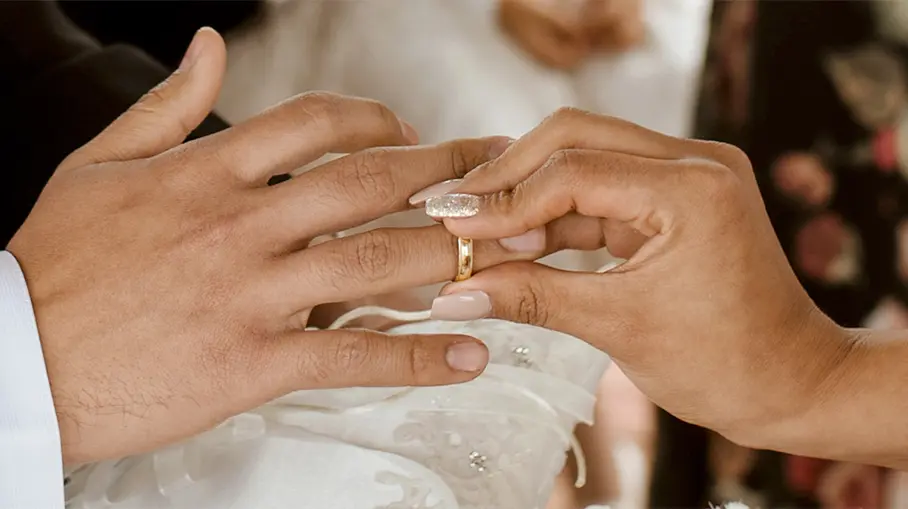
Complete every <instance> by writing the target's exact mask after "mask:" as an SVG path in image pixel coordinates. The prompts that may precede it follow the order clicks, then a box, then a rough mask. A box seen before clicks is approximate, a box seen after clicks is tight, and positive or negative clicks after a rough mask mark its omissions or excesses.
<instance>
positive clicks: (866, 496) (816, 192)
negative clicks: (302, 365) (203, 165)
mask: <svg viewBox="0 0 908 509" xmlns="http://www.w3.org/2000/svg"><path fill="white" fill-rule="evenodd" d="M60 5H61V7H62V8H63V10H64V11H65V12H66V14H67V15H68V16H69V17H70V18H71V19H72V20H73V21H74V22H76V23H77V24H79V25H80V26H81V27H82V28H84V29H85V30H86V31H88V32H89V33H90V34H91V35H92V36H93V37H95V38H97V39H98V40H99V41H100V42H102V43H104V44H115V43H129V44H132V45H135V46H137V47H139V48H141V49H142V50H144V51H145V52H146V53H148V54H150V55H151V56H153V57H155V58H156V59H157V60H158V61H160V62H162V63H163V64H165V65H166V66H168V67H171V68H175V67H176V66H177V64H178V63H179V61H180V59H181V57H182V52H183V50H184V48H185V46H186V44H187V43H188V41H189V40H190V39H191V37H192V34H193V33H194V32H195V30H196V29H198V28H199V27H200V26H203V25H207V26H211V27H213V28H215V29H217V30H219V31H220V32H221V33H223V34H225V36H226V38H227V41H228V52H229V62H228V72H227V80H226V83H225V86H224V90H223V93H222V96H221V99H220V101H219V103H218V106H217V113H218V114H219V115H220V117H221V118H222V119H224V120H225V121H226V122H227V123H231V124H232V123H237V122H241V121H243V120H244V119H246V118H248V117H250V116H252V115H255V114H256V113H258V112H260V111H262V110H263V109H265V108H267V107H269V106H271V105H273V104H275V103H277V102H279V101H281V100H283V99H286V98H288V97H290V96H293V95H296V94H299V93H302V92H306V91H310V90H331V91H335V92H340V93H345V94H353V95H359V96H366V97H371V98H374V99H377V100H379V101H382V102H384V103H385V104H387V105H389V106H390V107H391V108H392V109H393V110H394V111H396V112H397V113H398V114H399V115H400V116H401V117H402V118H404V119H406V120H408V121H409V122H411V123H412V124H413V125H414V126H415V127H416V129H417V130H418V131H419V133H420V135H421V138H422V141H423V142H424V143H435V142H440V141H444V140H448V139H451V138H460V137H476V136H487V135H509V136H512V137H519V136H520V135H522V134H523V133H525V132H527V131H528V130H530V129H532V128H533V127H534V126H535V125H537V124H538V123H539V122H540V121H541V120H543V119H544V118H545V117H546V116H547V115H548V114H550V113H552V112H553V111H555V110H556V109H557V108H559V107H562V106H573V107H578V108H582V109H586V110H591V111H594V112H596V113H603V114H608V115H614V116H618V117H622V118H625V119H628V120H631V121H633V122H636V123H639V124H642V125H644V126H646V127H649V128H651V129H655V130H659V131H662V132H665V133H668V134H671V135H674V136H696V137H702V138H710V139H717V140H722V141H728V142H731V143H734V144H736V145H739V146H741V147H742V148H744V149H745V150H746V151H747V152H748V154H749V155H750V157H751V159H752V161H753V163H754V169H755V171H756V174H757V177H758V180H759V182H760V185H761V186H762V188H763V191H764V198H765V200H766V204H767V208H768V209H769V212H770V216H771V218H772V220H773V222H774V225H775V227H776V231H777V233H778V235H779V237H780V239H781V241H782V244H783V246H784V247H785V249H786V251H787V253H788V254H789V257H790V259H791V260H792V263H793V265H794V266H795V268H796V270H797V272H798V275H799V277H800V278H801V280H802V282H803V283H804V285H805V286H806V287H807V289H808V291H809V292H810V293H811V295H812V297H813V298H814V299H815V300H816V301H817V303H818V304H819V305H820V306H821V307H822V308H823V309H824V310H825V311H826V312H827V313H829V314H830V315H831V316H832V317H833V318H834V319H836V320H837V321H839V322H840V323H842V324H844V325H848V326H858V325H865V326H872V327H879V328H902V327H906V326H908V311H906V303H908V286H906V282H908V222H905V215H906V203H908V201H906V198H908V186H906V185H905V178H906V176H908V114H905V113H906V112H908V102H906V94H908V81H906V70H905V65H906V63H908V2H905V1H902V0H881V1H851V2H848V1H822V0H819V1H810V2H806V1H794V0H792V1H757V0H730V1H722V2H715V3H713V2H712V1H710V0H262V1H241V0H235V1H215V0H211V1H196V2H188V1H169V2H139V1H132V2H125V1H124V2H86V1H66V2H61V3H60ZM902 120H906V122H902ZM903 155H905V156H906V160H905V161H903V160H902V159H901V157H902V156H903ZM424 220H425V219H424V218H423V217H422V215H421V214H418V213H417V214H416V215H413V214H410V215H398V216H394V217H391V218H388V219H385V220H383V222H382V223H383V224H385V225H413V224H418V223H420V222H421V221H424ZM372 226H374V225H372ZM610 261H611V259H610V257H609V256H608V253H606V252H598V253H575V252H568V253H562V254H559V255H557V256H554V257H552V258H550V259H549V260H547V262H549V263H551V264H554V265H557V266H560V267H563V268H565V269H571V270H594V269H597V268H599V267H600V266H602V265H604V264H607V263H610ZM433 292H434V290H433V289H424V290H420V291H417V292H415V293H414V294H413V296H412V298H413V299H414V300H415V301H417V302H418V301H420V300H424V299H426V298H428V297H431V296H433V295H434V293H433ZM597 415H598V420H597V423H596V425H595V426H593V427H591V428H586V427H583V429H579V430H578V436H579V438H580V439H581V442H582V443H583V446H584V450H585V451H586V455H587V462H588V464H589V469H590V475H589V482H588V485H587V486H586V487H585V488H583V489H581V490H575V489H574V488H573V487H572V479H573V473H572V472H565V473H564V476H563V481H564V482H561V483H560V484H559V486H558V489H557V490H556V493H555V495H554V497H553V499H552V501H551V503H550V508H551V509H579V508H583V507H587V506H596V505H600V506H609V507H612V508H622V509H624V508H627V509H631V508H642V507H672V508H675V507H706V506H707V503H708V502H710V501H711V502H713V503H720V502H723V501H743V502H745V503H747V504H749V505H750V506H751V507H753V508H756V507H773V508H775V507H792V508H794V507H798V508H805V507H817V508H830V509H833V508H834V509H840V508H841V509H844V508H851V507H864V508H877V507H879V508H883V507H886V508H896V507H908V480H906V478H905V475H904V474H900V473H896V472H889V471H885V470H882V469H878V468H874V467H867V466H862V465H853V464H833V463H829V462H825V461H818V460H813V459H809V458H794V457H788V456H783V455H780V454H776V453H771V452H765V451H751V450H747V449H743V448H741V447H738V446H735V445H733V444H731V443H729V442H727V441H725V440H723V439H722V438H721V437H718V436H715V435H713V434H711V433H708V432H706V431H705V430H702V429H699V428H696V427H693V426H690V425H687V424H684V423H682V422H680V421H677V420H675V419H673V418H672V417H670V416H668V415H667V414H664V413H661V412H659V411H657V410H656V409H655V408H653V407H652V406H651V405H650V404H649V402H648V401H647V400H646V399H645V398H644V397H643V396H642V395H640V394H639V393H638V392H637V391H636V389H635V388H634V387H633V386H632V385H631V384H630V383H629V382H628V381H627V379H626V378H624V377H623V376H622V374H621V372H620V370H618V369H617V368H613V369H611V370H610V371H609V373H608V374H607V375H606V377H605V379H604V380H603V381H602V384H601V390H600V401H599V407H598V409H597ZM568 464H571V462H568Z"/></svg>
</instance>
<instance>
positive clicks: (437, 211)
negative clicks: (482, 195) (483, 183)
mask: <svg viewBox="0 0 908 509" xmlns="http://www.w3.org/2000/svg"><path fill="white" fill-rule="evenodd" d="M478 213H479V197H478V196H476V195H475V194H463V193H454V194H443V195H441V196H433V197H432V198H429V199H427V200H426V215H428V216H429V217H435V218H445V217H473V216H475V215H476V214H478Z"/></svg>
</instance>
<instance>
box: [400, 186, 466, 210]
mask: <svg viewBox="0 0 908 509" xmlns="http://www.w3.org/2000/svg"><path fill="white" fill-rule="evenodd" d="M461 182H463V179H451V180H445V181H444V182H439V183H437V184H432V185H431V186H429V187H427V188H425V189H423V190H422V191H420V192H418V193H416V194H414V195H413V196H411V197H410V205H414V206H415V205H422V204H423V203H425V201H426V200H428V199H429V198H435V197H436V196H441V195H443V194H447V193H450V192H451V191H453V190H454V189H456V188H457V186H459V185H460V183H461Z"/></svg>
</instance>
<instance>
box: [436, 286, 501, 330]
mask: <svg viewBox="0 0 908 509" xmlns="http://www.w3.org/2000/svg"><path fill="white" fill-rule="evenodd" d="M491 312H492V301H491V299H489V295H488V294H487V293H486V292H482V291H478V290H474V291H469V292H460V293H452V294H450V295H442V296H441V297H436V298H435V300H433V301H432V311H431V314H430V316H431V318H432V319H433V320H445V321H451V322H466V321H470V320H478V319H480V318H485V317H487V316H489V313H491Z"/></svg>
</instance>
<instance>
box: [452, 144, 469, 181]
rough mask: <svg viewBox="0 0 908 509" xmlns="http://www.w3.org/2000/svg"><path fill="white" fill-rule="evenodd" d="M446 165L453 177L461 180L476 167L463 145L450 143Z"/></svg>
mask: <svg viewBox="0 0 908 509" xmlns="http://www.w3.org/2000/svg"><path fill="white" fill-rule="evenodd" d="M448 158H449V159H448V164H449V165H450V167H451V172H452V173H453V175H454V177H456V178H461V177H463V176H464V175H466V174H467V173H469V172H470V170H472V169H473V168H475V167H476V164H474V161H473V160H472V159H471V158H470V156H469V155H468V154H467V149H466V147H465V146H464V144H463V143H456V142H455V143H451V144H450V145H448Z"/></svg>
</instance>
